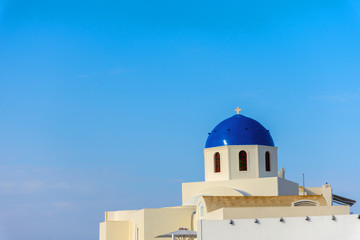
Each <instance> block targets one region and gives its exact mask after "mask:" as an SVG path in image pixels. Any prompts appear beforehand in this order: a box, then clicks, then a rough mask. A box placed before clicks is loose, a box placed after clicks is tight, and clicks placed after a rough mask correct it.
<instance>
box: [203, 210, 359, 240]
mask: <svg viewBox="0 0 360 240" xmlns="http://www.w3.org/2000/svg"><path fill="white" fill-rule="evenodd" d="M197 230H198V231H197V232H198V238H197V239H198V240H219V239H221V240H234V239H256V240H289V239H291V240H304V239H307V240H339V239H341V240H359V239H360V219H359V218H358V215H335V216H334V218H333V216H332V215H329V216H316V217H309V218H308V219H307V218H306V217H284V218H283V221H280V218H259V219H257V220H255V219H235V220H229V219H228V220H199V221H198V228H197Z"/></svg>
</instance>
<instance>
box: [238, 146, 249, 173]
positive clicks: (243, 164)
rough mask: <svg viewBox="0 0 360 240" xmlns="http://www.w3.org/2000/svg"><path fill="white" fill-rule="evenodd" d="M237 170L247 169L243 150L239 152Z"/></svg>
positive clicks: (245, 155)
mask: <svg viewBox="0 0 360 240" xmlns="http://www.w3.org/2000/svg"><path fill="white" fill-rule="evenodd" d="M239 170H240V171H247V154H246V152H245V151H241V152H240V153H239Z"/></svg>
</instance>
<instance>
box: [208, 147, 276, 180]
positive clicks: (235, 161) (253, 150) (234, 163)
mask: <svg viewBox="0 0 360 240" xmlns="http://www.w3.org/2000/svg"><path fill="white" fill-rule="evenodd" d="M240 151H245V152H246V154H247V171H239V153H240ZM267 151H269V152H270V162H271V164H270V166H271V167H270V172H267V171H266V170H265V153H266V152H267ZM217 152H218V153H220V172H215V171H214V170H215V169H214V156H215V153H217ZM204 169H205V181H221V180H231V179H248V178H259V177H261V178H263V177H277V176H278V164H277V147H270V146H262V145H229V146H221V147H213V148H205V149H204Z"/></svg>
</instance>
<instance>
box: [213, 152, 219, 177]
mask: <svg viewBox="0 0 360 240" xmlns="http://www.w3.org/2000/svg"><path fill="white" fill-rule="evenodd" d="M214 172H216V173H217V172H220V153H218V152H217V153H215V155H214Z"/></svg>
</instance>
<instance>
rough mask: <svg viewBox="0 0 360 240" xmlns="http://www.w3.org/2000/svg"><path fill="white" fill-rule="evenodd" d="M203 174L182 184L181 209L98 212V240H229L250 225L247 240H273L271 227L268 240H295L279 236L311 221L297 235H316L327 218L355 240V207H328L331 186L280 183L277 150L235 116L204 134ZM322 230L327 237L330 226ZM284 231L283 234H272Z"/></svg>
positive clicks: (256, 127)
mask: <svg viewBox="0 0 360 240" xmlns="http://www.w3.org/2000/svg"><path fill="white" fill-rule="evenodd" d="M236 110H239V109H236ZM204 170H205V181H203V182H190V183H183V184H182V205H181V206H175V207H167V208H158V209H141V210H129V211H112V212H105V221H104V222H102V223H100V240H152V239H155V237H156V236H158V235H160V234H164V233H167V232H171V231H174V230H176V229H178V228H180V227H185V228H188V229H191V230H195V231H196V230H198V239H204V240H212V239H214V240H215V239H235V238H236V236H238V235H237V234H240V233H241V232H242V231H244V226H245V225H246V224H250V222H251V223H254V222H255V223H256V224H255V225H256V226H257V228H255V227H254V226H252V225H251V227H249V228H248V229H247V230H246V231H248V235H247V236H249V237H250V238H246V239H277V238H273V237H271V238H268V237H269V236H270V235H271V234H270V235H269V234H266V231H269V229H272V227H271V226H272V225H274V228H273V229H274V231H275V230H276V231H275V232H274V234H273V235H274V236H276V234H275V233H276V232H277V231H280V232H283V234H282V236H283V237H284V238H283V239H289V238H290V239H295V238H291V235H288V234H285V232H289V234H290V233H291V230H289V229H292V228H296V226H297V222H301V224H298V227H300V226H301V227H302V225H304V223H303V221H304V219H307V220H306V222H310V219H313V222H314V224H313V225H311V224H310V225H309V226H307V225H306V227H304V229H307V230H306V231H315V230H316V229H321V227H319V225H321V222H322V221H323V220H324V219H328V220H329V221H333V222H334V221H335V220H334V219H333V218H334V217H333V216H339V217H338V219H339V220H340V219H341V221H343V222H344V223H342V222H339V221H337V222H336V223H337V225H336V227H338V228H341V227H342V228H344V229H346V231H347V234H348V235H347V236H350V237H353V236H360V235H357V234H360V232H359V230H356V229H360V219H358V218H357V216H354V215H350V205H352V204H354V202H355V201H353V200H350V199H346V198H343V197H340V196H336V195H335V196H336V200H337V202H338V203H340V204H341V205H334V204H333V202H334V195H333V193H332V188H331V185H329V184H325V185H323V186H320V187H309V188H306V189H304V188H303V187H301V186H300V187H299V184H298V183H295V182H292V181H290V180H287V179H285V170H284V169H283V168H282V169H280V171H279V170H278V159H277V147H276V146H275V144H274V141H273V139H272V137H271V135H270V132H269V130H267V129H266V128H265V127H264V126H262V125H261V124H260V123H259V122H257V121H256V120H254V119H251V118H248V117H246V116H243V115H241V114H239V112H237V114H236V115H234V116H232V117H230V118H228V119H225V120H224V121H222V122H221V123H219V124H218V125H217V126H216V127H215V128H214V129H213V130H212V131H211V132H210V133H209V136H208V138H207V141H206V144H205V149H204ZM340 216H341V217H340ZM335 218H336V217H335ZM359 218H360V217H359ZM290 219H291V220H290ZM300 219H301V220H300ZM315 219H316V223H315ZM353 220H354V221H353ZM355 220H356V221H355ZM279 221H280V222H281V223H283V225H280V226H279V225H278V223H279ZM324 221H325V220H324ZM287 222H289V223H290V222H291V224H292V225H290V224H288V225H286V224H285V223H287ZM349 222H351V224H349ZM265 223H267V224H268V225H266V226H265V225H264V224H265ZM276 224H277V225H276ZM324 224H325V225H323V227H324V229H326V226H331V224H332V223H329V224H330V225H328V223H324ZM260 226H261V227H260ZM285 226H288V227H289V229H288V230H287V231H282V230H278V228H279V229H281V228H284V227H285ZM349 226H351V227H349ZM354 226H356V227H357V228H355V227H354ZM230 227H231V228H230ZM229 228H230V229H229ZM250 229H254V230H250ZM299 229H300V228H299ZM304 229H303V231H305V230H304ZM249 231H250V232H249ZM251 231H256V233H255V232H254V233H251ZM344 231H345V230H344ZM222 232H223V233H222ZM221 234H223V237H221V238H220V237H219V236H220V235H221ZM349 234H350V235H349ZM328 235H329V234H323V235H322V236H323V238H321V237H320V239H328V238H326V237H328ZM335 235H336V234H335ZM335 235H334V236H335ZM215 236H216V237H215ZM271 236H272V235H271ZM336 236H338V235H336ZM280 239H282V238H280ZM314 239H315V238H314ZM316 239H319V237H318V236H317V238H316ZM343 239H347V238H343ZM348 239H352V238H348ZM359 239H360V238H359Z"/></svg>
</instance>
